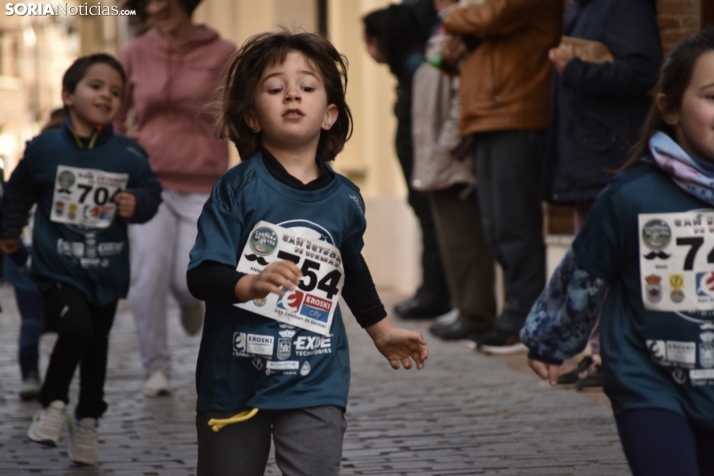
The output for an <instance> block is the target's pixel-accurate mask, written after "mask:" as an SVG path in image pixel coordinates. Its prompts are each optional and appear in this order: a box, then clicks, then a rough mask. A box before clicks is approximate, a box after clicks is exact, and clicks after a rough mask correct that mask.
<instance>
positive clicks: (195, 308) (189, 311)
mask: <svg viewBox="0 0 714 476" xmlns="http://www.w3.org/2000/svg"><path fill="white" fill-rule="evenodd" d="M169 196H170V197H171V198H170V200H169V201H167V205H168V206H169V207H170V208H171V210H172V211H173V213H174V215H175V216H176V217H177V228H176V240H175V245H174V256H173V263H172V273H171V281H170V288H171V292H172V294H173V295H174V297H175V298H176V301H178V303H179V306H180V307H181V324H183V327H184V329H185V330H186V332H187V333H188V334H189V335H193V334H196V333H197V332H198V331H200V330H201V326H202V325H203V315H204V311H205V309H204V306H203V302H201V301H199V300H198V299H196V298H195V297H193V296H192V295H191V293H190V292H189V290H188V285H187V283H186V270H187V269H188V262H189V253H190V252H191V248H193V245H194V243H195V242H196V235H197V234H198V226H197V223H198V217H199V216H200V215H201V210H203V204H204V203H206V200H208V194H205V193H180V192H175V191H171V192H170V193H169Z"/></svg>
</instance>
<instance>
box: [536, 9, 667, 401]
mask: <svg viewBox="0 0 714 476" xmlns="http://www.w3.org/2000/svg"><path fill="white" fill-rule="evenodd" d="M563 34H564V35H565V36H570V37H575V38H581V39H585V40H590V41H597V42H600V43H603V44H604V45H605V46H607V48H608V49H609V50H610V52H611V53H612V56H614V61H612V62H603V63H592V62H586V61H583V60H582V59H580V58H578V57H576V56H575V51H574V50H573V49H572V48H567V47H562V46H561V47H559V48H558V49H553V50H551V51H550V59H551V61H553V63H554V65H555V68H556V70H557V72H558V74H555V75H553V86H552V90H553V95H552V99H551V101H552V121H553V124H552V127H551V134H550V140H549V146H548V152H547V155H546V167H545V177H544V181H543V182H544V184H545V187H546V189H545V195H546V196H545V199H546V201H549V202H552V203H561V204H572V205H574V206H575V232H576V233H577V232H578V231H579V230H580V228H582V226H583V223H584V222H585V218H586V217H587V213H588V211H589V210H590V207H591V206H592V204H593V202H594V200H595V197H596V196H597V195H598V194H599V193H600V191H601V190H602V189H603V188H605V185H606V184H607V182H608V180H609V179H610V177H611V176H612V173H613V172H614V171H615V170H616V169H618V168H620V167H621V166H622V165H623V163H624V162H625V160H626V159H627V156H628V155H629V150H630V148H631V147H632V146H633V145H634V143H635V142H636V141H637V139H638V137H639V134H640V128H641V127H642V124H643V122H644V120H645V116H646V115H647V112H648V110H649V108H650V105H651V103H652V97H651V96H650V94H649V92H650V91H651V90H652V88H653V86H654V85H655V84H656V82H657V77H658V73H659V69H660V67H661V65H662V59H663V56H662V46H661V43H660V38H659V28H658V26H657V18H656V12H655V1H654V0H627V1H622V0H573V1H572V3H571V5H570V7H569V9H568V13H567V16H566V19H565V27H564V32H563ZM589 342H590V346H591V348H592V357H586V358H585V359H583V361H582V362H581V363H580V365H578V367H577V368H576V369H575V370H574V371H572V372H569V373H567V374H563V375H561V376H560V377H559V379H558V382H559V383H575V385H576V387H577V388H578V389H582V388H585V387H599V386H602V382H603V373H602V368H601V366H600V339H599V326H596V328H595V330H594V331H593V334H592V336H591V337H590V341H589Z"/></svg>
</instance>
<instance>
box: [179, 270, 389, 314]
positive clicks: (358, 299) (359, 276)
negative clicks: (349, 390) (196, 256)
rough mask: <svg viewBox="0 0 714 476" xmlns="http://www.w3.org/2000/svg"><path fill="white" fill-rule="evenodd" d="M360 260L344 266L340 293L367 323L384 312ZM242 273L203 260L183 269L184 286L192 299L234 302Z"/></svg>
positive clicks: (243, 274) (372, 283) (375, 289)
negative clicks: (358, 265)
mask: <svg viewBox="0 0 714 476" xmlns="http://www.w3.org/2000/svg"><path fill="white" fill-rule="evenodd" d="M362 264H363V266H362V269H361V270H359V271H353V270H350V268H346V269H345V284H344V287H343V290H342V297H343V298H344V299H345V303H347V306H348V307H349V308H350V311H352V314H354V316H355V319H356V320H357V322H358V323H359V325H360V326H362V327H369V326H371V325H372V324H376V323H377V322H379V321H381V320H382V319H384V317H385V316H386V315H387V312H386V310H385V309H384V305H382V301H381V300H380V299H379V295H378V294H377V288H376V287H375V286H374V281H372V275H371V274H370V272H369V268H368V267H367V263H365V262H364V258H363V259H362ZM243 276H245V273H240V272H238V271H236V270H235V269H234V268H232V267H231V266H228V265H225V264H221V263H217V262H215V261H204V262H203V263H201V264H200V265H198V266H196V267H195V268H193V269H191V270H190V271H189V272H188V273H186V280H187V282H188V290H189V291H190V292H191V294H192V295H193V296H194V297H195V298H196V299H200V300H202V301H213V302H221V303H225V304H235V303H238V302H241V301H240V300H239V299H238V297H236V294H235V287H236V284H237V283H238V281H239V280H240V278H242V277H243Z"/></svg>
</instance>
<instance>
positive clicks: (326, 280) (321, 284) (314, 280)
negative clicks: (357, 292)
mask: <svg viewBox="0 0 714 476" xmlns="http://www.w3.org/2000/svg"><path fill="white" fill-rule="evenodd" d="M278 259H284V260H286V261H292V262H293V263H295V264H296V265H297V264H299V263H300V256H298V255H294V254H292V253H288V252H286V251H279V252H278ZM319 270H320V263H319V262H317V261H313V260H311V259H307V258H305V261H304V262H303V264H302V268H300V271H302V275H303V277H304V278H307V282H305V281H304V280H300V282H299V283H298V288H300V289H302V290H303V291H312V290H313V289H315V288H317V289H319V290H320V291H323V292H324V293H325V294H326V295H327V299H332V297H333V296H334V295H335V294H338V293H339V292H340V290H339V288H338V287H337V285H338V284H339V282H340V278H341V277H342V274H341V273H340V272H339V271H338V270H336V269H334V270H332V271H330V272H329V273H327V274H326V275H325V276H323V277H322V279H319V278H318V276H317V274H315V271H319Z"/></svg>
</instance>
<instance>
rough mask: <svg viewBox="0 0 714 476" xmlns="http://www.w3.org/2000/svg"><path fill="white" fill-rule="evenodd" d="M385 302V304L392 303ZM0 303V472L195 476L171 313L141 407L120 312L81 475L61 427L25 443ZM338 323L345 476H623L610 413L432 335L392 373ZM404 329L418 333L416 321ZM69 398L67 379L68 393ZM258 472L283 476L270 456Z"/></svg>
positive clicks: (14, 320)
mask: <svg viewBox="0 0 714 476" xmlns="http://www.w3.org/2000/svg"><path fill="white" fill-rule="evenodd" d="M383 296H384V298H385V301H387V302H391V301H393V300H394V298H395V296H393V295H391V294H389V293H383ZM0 302H1V303H2V305H3V308H4V312H3V313H2V314H0V349H2V351H1V352H0V475H2V476H16V475H32V474H40V475H76V476H89V475H132V476H133V475H146V476H150V475H156V476H159V475H160V476H174V475H176V476H184V475H185V476H188V475H192V474H195V461H196V443H195V429H194V424H193V419H194V403H195V391H194V387H193V371H194V364H195V358H196V353H197V348H198V342H199V339H198V338H197V337H187V336H185V335H184V333H183V331H182V330H181V328H180V325H179V324H178V316H177V310H176V308H175V307H172V308H171V319H170V323H171V324H170V326H169V329H170V347H171V349H172V352H173V356H174V363H175V365H174V369H173V384H174V387H175V393H174V395H173V396H172V397H169V398H159V399H147V398H145V397H143V396H142V395H141V394H140V392H139V390H140V387H141V379H142V371H141V368H140V364H139V358H138V352H137V345H136V339H135V335H134V326H133V323H132V321H131V315H130V313H129V312H128V308H127V305H126V303H122V304H121V305H120V312H119V314H118V315H117V319H116V323H115V326H114V329H113V331H112V336H111V350H110V358H109V365H110V371H109V379H108V382H107V386H106V392H107V400H108V402H109V404H110V407H109V410H108V411H107V413H106V414H105V417H104V418H103V419H102V421H101V426H100V430H99V435H100V440H101V441H100V458H99V459H100V461H99V464H98V465H97V466H96V467H95V468H79V467H76V466H73V465H71V463H69V461H68V459H67V450H66V447H65V444H66V441H67V435H66V430H65V433H64V434H63V437H64V439H63V441H62V442H61V443H60V447H59V448H44V447H42V446H40V445H36V444H34V443H30V442H28V441H27V440H26V438H25V436H24V435H25V432H26V430H27V426H28V424H29V421H30V418H31V416H32V414H33V413H34V411H35V409H36V404H34V403H23V402H21V401H20V400H19V398H18V397H17V390H18V387H19V381H20V379H19V369H18V367H17V363H16V352H17V344H16V341H17V335H18V329H19V317H18V316H17V311H16V309H15V306H14V299H12V293H11V291H10V290H9V289H8V288H6V287H2V288H0ZM346 322H347V328H348V334H349V335H350V346H351V353H352V367H353V371H352V391H351V397H350V404H349V407H348V414H347V418H348V421H349V428H348V430H347V435H346V439H345V446H344V454H343V470H342V473H341V474H343V475H475V474H497V475H504V476H505V475H533V476H535V475H570V474H572V475H578V476H579V475H583V476H587V475H605V476H618V475H627V474H629V471H628V470H627V466H626V463H625V461H624V457H623V455H622V451H621V449H620V445H619V442H618V438H617V434H616V430H615V426H614V422H613V418H612V415H611V412H610V409H609V408H608V407H607V406H606V405H603V404H601V403H598V402H595V401H593V400H592V399H591V398H588V396H584V395H581V394H578V393H577V392H574V391H572V390H568V389H552V388H550V387H548V386H547V385H546V384H545V383H542V382H540V381H539V380H538V379H536V378H535V377H533V376H532V375H529V374H527V373H524V372H519V371H517V370H515V369H513V368H512V367H511V366H509V365H507V364H506V363H504V362H502V361H499V360H497V359H493V358H489V357H486V356H483V355H479V354H476V353H474V352H473V351H472V350H470V349H468V348H467V347H466V346H463V345H459V344H453V343H452V344H445V343H442V342H439V341H438V340H435V339H428V340H429V345H430V349H431V357H430V358H429V361H428V365H427V368H426V369H425V370H422V371H421V372H415V371H408V372H407V371H393V370H391V369H390V368H389V366H388V364H387V362H386V361H385V360H384V359H383V358H382V357H381V356H380V355H378V353H377V351H376V350H375V349H374V347H373V345H372V344H371V341H370V340H369V338H368V336H367V335H366V334H365V333H364V332H362V331H361V330H360V329H359V327H358V326H357V325H356V323H354V321H353V320H352V319H351V318H349V317H348V318H347V319H346ZM404 325H405V326H407V327H412V328H417V329H420V330H422V331H424V332H426V328H425V324H424V323H418V322H412V323H404ZM427 338H428V337H427ZM52 343H53V337H52V336H51V335H48V336H44V337H43V341H42V351H43V358H42V367H43V369H44V368H45V366H46V362H47V357H46V356H47V355H48V353H49V351H50V349H51V346H52ZM75 380H76V379H75ZM76 392H77V387H76V382H75V384H74V386H73V388H72V396H73V397H74V396H75V395H76ZM266 474H267V475H278V474H280V473H279V471H278V470H277V468H276V467H275V465H274V463H273V462H272V459H271V463H270V465H269V467H268V470H267V472H266Z"/></svg>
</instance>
